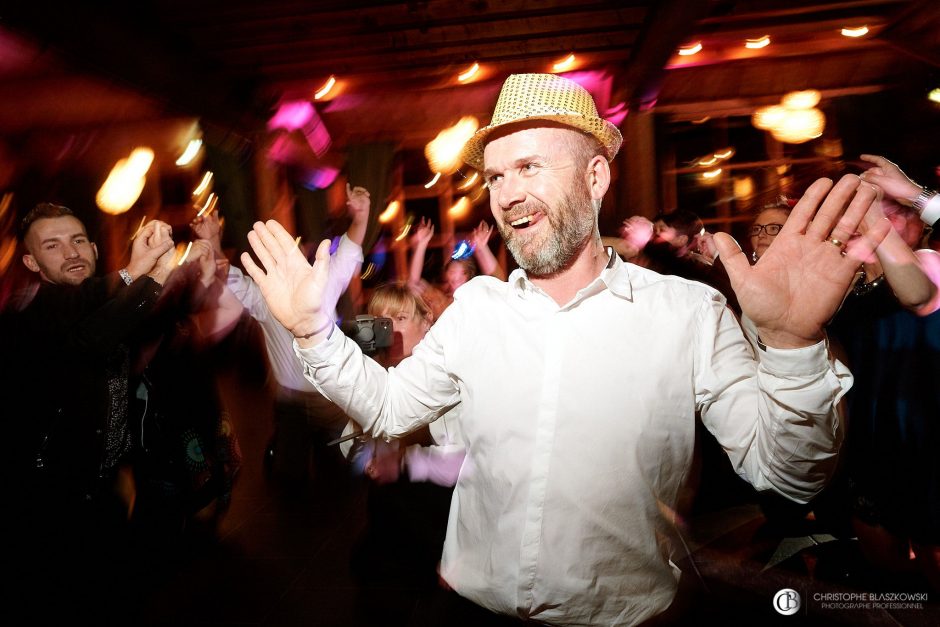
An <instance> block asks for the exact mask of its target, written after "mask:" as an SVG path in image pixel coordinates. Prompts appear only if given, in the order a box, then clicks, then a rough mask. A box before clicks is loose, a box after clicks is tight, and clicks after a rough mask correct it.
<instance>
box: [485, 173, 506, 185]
mask: <svg viewBox="0 0 940 627" xmlns="http://www.w3.org/2000/svg"><path fill="white" fill-rule="evenodd" d="M502 179H503V177H502V175H501V174H494V175H493V176H491V177H489V178H488V179H486V186H487V187H493V186H494V185H499V182H500V181H501V180H502Z"/></svg>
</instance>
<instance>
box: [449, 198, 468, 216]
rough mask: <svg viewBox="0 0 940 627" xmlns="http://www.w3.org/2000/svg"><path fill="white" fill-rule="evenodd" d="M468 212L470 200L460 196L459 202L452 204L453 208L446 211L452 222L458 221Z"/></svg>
mask: <svg viewBox="0 0 940 627" xmlns="http://www.w3.org/2000/svg"><path fill="white" fill-rule="evenodd" d="M469 212H470V200H468V199H467V197H466V196H462V197H461V198H460V200H458V201H457V202H456V203H454V206H453V207H451V208H450V209H448V210H447V213H448V215H450V217H451V218H453V219H454V220H459V219H461V218H463V217H465V216H466V215H467V213H469Z"/></svg>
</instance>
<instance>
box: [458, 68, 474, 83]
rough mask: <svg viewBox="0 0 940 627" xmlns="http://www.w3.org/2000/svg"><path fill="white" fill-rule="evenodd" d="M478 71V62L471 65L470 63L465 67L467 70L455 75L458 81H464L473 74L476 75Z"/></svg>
mask: <svg viewBox="0 0 940 627" xmlns="http://www.w3.org/2000/svg"><path fill="white" fill-rule="evenodd" d="M479 71H480V64H479V63H474V64H473V65H471V66H470V67H468V68H467V71H466V72H464V73H463V74H460V75H458V76H457V80H458V81H460V82H461V83H466V82H467V81H469V80H470V79H471V78H473V77H474V76H476V75H477V73H478V72H479Z"/></svg>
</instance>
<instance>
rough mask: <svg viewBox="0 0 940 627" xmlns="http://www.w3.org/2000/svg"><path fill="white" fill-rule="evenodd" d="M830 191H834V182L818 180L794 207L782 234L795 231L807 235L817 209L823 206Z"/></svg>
mask: <svg viewBox="0 0 940 627" xmlns="http://www.w3.org/2000/svg"><path fill="white" fill-rule="evenodd" d="M830 189H832V181H831V180H829V179H817V180H816V181H815V182H814V183H813V184H812V185H810V186H809V187H808V188H807V189H806V192H805V193H804V194H803V197H802V198H800V201H799V202H798V203H796V206H795V207H793V211H791V212H790V217H789V218H787V221H786V223H785V224H784V225H783V230H782V231H781V232H782V233H784V234H785V233H788V232H793V231H796V232H797V233H805V232H806V230H807V227H808V225H809V223H810V221H811V220H812V219H813V216H814V215H815V214H816V209H817V208H818V207H819V206H820V205H821V204H822V202H823V200H824V199H825V198H826V194H828V193H829V190H830Z"/></svg>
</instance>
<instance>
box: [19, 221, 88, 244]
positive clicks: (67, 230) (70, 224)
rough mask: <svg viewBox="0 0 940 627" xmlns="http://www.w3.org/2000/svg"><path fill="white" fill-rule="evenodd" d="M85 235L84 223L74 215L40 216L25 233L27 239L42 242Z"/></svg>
mask: <svg viewBox="0 0 940 627" xmlns="http://www.w3.org/2000/svg"><path fill="white" fill-rule="evenodd" d="M75 235H86V236H87V233H86V232H85V225H84V224H82V222H81V220H79V219H78V218H76V217H75V216H59V217H56V218H40V219H39V220H36V221H35V222H33V223H32V224H31V225H30V227H29V231H28V232H27V234H26V240H27V241H33V242H42V241H45V240H47V239H57V238H69V237H73V236H75Z"/></svg>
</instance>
